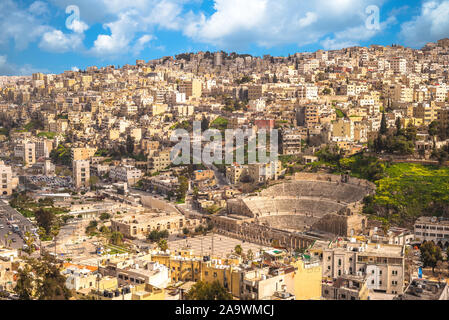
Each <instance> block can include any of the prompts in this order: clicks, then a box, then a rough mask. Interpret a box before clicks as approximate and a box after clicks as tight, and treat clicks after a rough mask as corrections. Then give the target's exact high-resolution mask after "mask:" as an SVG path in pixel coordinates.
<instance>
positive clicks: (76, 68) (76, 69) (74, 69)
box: [71, 67, 80, 72]
mask: <svg viewBox="0 0 449 320" xmlns="http://www.w3.org/2000/svg"><path fill="white" fill-rule="evenodd" d="M71 70H72V71H75V72H78V71H80V69H79V68H78V67H72V69H71Z"/></svg>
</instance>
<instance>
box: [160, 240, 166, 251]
mask: <svg viewBox="0 0 449 320" xmlns="http://www.w3.org/2000/svg"><path fill="white" fill-rule="evenodd" d="M157 246H158V247H159V249H161V251H167V249H168V243H167V240H165V239H161V240H159V242H158V243H157Z"/></svg>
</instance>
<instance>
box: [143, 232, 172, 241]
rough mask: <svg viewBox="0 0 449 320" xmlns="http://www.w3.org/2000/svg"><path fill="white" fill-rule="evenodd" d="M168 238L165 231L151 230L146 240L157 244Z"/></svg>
mask: <svg viewBox="0 0 449 320" xmlns="http://www.w3.org/2000/svg"><path fill="white" fill-rule="evenodd" d="M167 238H168V231H167V230H161V231H158V230H152V231H151V232H150V233H149V234H148V237H147V239H148V240H150V241H152V242H158V241H159V240H161V239H167Z"/></svg>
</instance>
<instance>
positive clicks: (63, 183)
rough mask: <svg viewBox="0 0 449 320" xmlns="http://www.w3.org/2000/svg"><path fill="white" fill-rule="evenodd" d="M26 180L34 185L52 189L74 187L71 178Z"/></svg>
mask: <svg viewBox="0 0 449 320" xmlns="http://www.w3.org/2000/svg"><path fill="white" fill-rule="evenodd" d="M26 179H27V180H28V181H29V182H30V183H32V184H34V185H45V186H47V187H50V188H68V187H70V186H71V185H72V178H71V177H48V176H43V175H39V176H27V177H26Z"/></svg>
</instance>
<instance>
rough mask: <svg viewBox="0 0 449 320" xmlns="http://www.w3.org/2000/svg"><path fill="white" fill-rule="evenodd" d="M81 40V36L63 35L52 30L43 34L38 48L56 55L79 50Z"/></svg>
mask: <svg viewBox="0 0 449 320" xmlns="http://www.w3.org/2000/svg"><path fill="white" fill-rule="evenodd" d="M83 38H84V36H83V35H80V34H77V33H73V34H65V33H63V32H62V31H61V30H53V31H49V32H46V33H44V35H43V36H42V39H41V42H40V43H39V48H41V49H43V50H45V51H49V52H56V53H65V52H68V51H73V50H80V49H82V47H83Z"/></svg>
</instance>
